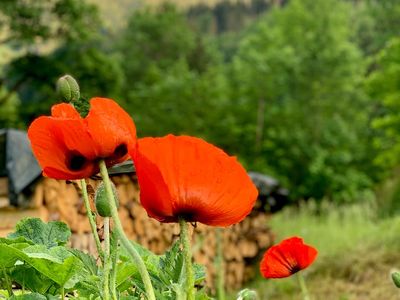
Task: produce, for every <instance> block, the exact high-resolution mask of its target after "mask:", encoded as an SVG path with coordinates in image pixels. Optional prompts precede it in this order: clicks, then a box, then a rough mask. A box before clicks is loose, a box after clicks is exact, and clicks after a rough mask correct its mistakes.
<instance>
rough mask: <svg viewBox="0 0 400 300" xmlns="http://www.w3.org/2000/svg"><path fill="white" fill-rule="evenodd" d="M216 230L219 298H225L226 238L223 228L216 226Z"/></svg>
mask: <svg viewBox="0 0 400 300" xmlns="http://www.w3.org/2000/svg"><path fill="white" fill-rule="evenodd" d="M215 231H216V232H215V235H216V238H217V257H216V260H215V265H216V266H215V267H216V270H217V299H218V300H225V268H224V253H223V248H224V239H223V235H222V228H216V230H215Z"/></svg>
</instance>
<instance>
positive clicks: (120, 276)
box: [117, 242, 160, 287]
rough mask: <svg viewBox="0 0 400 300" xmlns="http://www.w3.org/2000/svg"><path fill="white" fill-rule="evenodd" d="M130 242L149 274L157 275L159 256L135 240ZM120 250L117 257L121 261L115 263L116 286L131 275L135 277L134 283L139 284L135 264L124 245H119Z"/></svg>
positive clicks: (120, 284)
mask: <svg viewBox="0 0 400 300" xmlns="http://www.w3.org/2000/svg"><path fill="white" fill-rule="evenodd" d="M131 243H132V245H133V246H134V247H135V249H136V251H137V252H138V253H139V255H140V256H141V257H142V259H143V261H144V264H145V265H146V268H147V270H148V271H149V273H150V276H151V277H157V276H158V273H159V267H158V266H159V259H160V258H159V256H157V255H155V254H154V253H153V252H151V251H149V250H147V249H146V248H144V247H142V246H141V245H139V244H137V243H135V242H131ZM120 250H121V251H120V255H119V259H120V261H121V262H120V263H119V264H118V265H117V286H118V287H119V286H122V284H123V283H124V282H125V281H126V280H127V279H129V278H131V277H135V278H136V279H137V281H136V283H137V284H138V285H139V286H140V285H141V284H142V281H141V277H140V274H139V271H138V269H137V267H136V265H135V264H134V263H133V262H132V260H131V258H130V255H129V254H128V252H127V251H126V250H125V248H124V247H121V249H120Z"/></svg>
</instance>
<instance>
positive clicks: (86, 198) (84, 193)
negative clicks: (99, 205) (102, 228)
mask: <svg viewBox="0 0 400 300" xmlns="http://www.w3.org/2000/svg"><path fill="white" fill-rule="evenodd" d="M81 187H82V196H83V202H84V204H85V208H86V214H87V217H88V219H89V224H90V228H91V230H92V235H93V238H94V241H95V242H96V248H97V253H98V254H99V256H100V259H101V261H102V263H103V265H104V259H103V256H104V254H103V250H102V249H101V243H100V237H99V235H98V233H97V226H96V221H95V219H94V217H93V212H92V209H91V208H90V203H89V196H88V192H87V185H86V181H85V179H81Z"/></svg>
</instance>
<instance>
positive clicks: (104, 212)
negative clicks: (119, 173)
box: [94, 182, 119, 217]
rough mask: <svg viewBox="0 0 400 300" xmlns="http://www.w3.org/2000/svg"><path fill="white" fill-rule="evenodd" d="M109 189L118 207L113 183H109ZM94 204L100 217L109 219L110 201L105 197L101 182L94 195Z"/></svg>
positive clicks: (105, 193)
mask: <svg viewBox="0 0 400 300" xmlns="http://www.w3.org/2000/svg"><path fill="white" fill-rule="evenodd" d="M111 187H112V191H113V194H114V201H115V205H116V206H117V207H119V200H118V195H117V189H116V188H115V185H114V184H113V183H111ZM94 203H95V205H96V210H97V212H98V214H99V215H100V216H102V217H111V206H110V201H109V199H108V197H107V191H106V188H105V186H104V183H103V182H102V183H100V185H99V187H98V188H97V191H96V195H95V196H94Z"/></svg>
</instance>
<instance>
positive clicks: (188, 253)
mask: <svg viewBox="0 0 400 300" xmlns="http://www.w3.org/2000/svg"><path fill="white" fill-rule="evenodd" d="M179 226H180V229H181V232H180V238H181V242H182V245H183V255H184V260H185V268H186V293H187V300H194V299H195V294H194V292H195V290H194V272H193V266H192V249H191V245H190V236H189V226H188V223H187V222H186V221H185V219H183V218H180V219H179Z"/></svg>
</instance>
